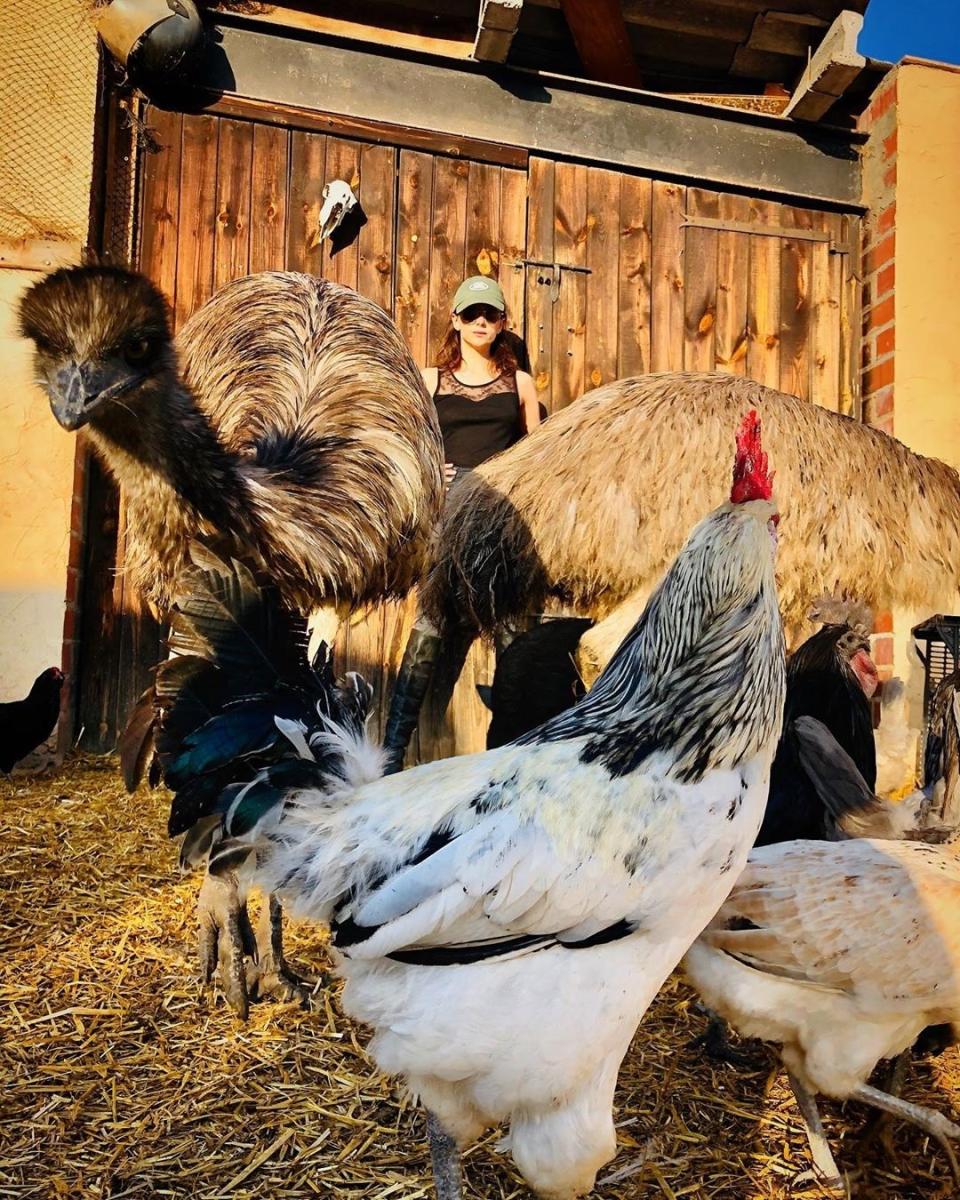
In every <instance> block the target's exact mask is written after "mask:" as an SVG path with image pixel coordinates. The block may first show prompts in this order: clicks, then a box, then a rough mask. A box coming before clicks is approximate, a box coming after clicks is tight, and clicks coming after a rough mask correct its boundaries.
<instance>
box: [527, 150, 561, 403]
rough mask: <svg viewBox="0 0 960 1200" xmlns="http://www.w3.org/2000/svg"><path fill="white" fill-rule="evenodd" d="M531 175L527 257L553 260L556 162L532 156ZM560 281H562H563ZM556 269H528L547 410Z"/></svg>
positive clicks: (533, 361) (532, 345)
mask: <svg viewBox="0 0 960 1200" xmlns="http://www.w3.org/2000/svg"><path fill="white" fill-rule="evenodd" d="M528 171H529V174H528V178H527V254H526V257H527V258H532V259H534V260H535V261H536V262H543V263H552V262H553V257H554V255H553V209H554V193H555V186H554V185H555V171H554V164H553V162H551V161H550V160H549V159H546V158H531V159H530V163H529V167H528ZM557 282H558V285H559V281H557ZM552 286H553V272H552V271H551V270H550V268H549V267H542V266H541V267H538V266H531V267H528V268H527V270H526V293H527V300H526V341H527V349H528V351H529V352H530V370H531V373H532V375H533V378H534V382H535V383H536V385H537V396H538V398H539V400H540V403H541V404H542V405H543V406H544V407H545V408H546V410H547V412H548V413H550V412H552V411H553V407H554V404H553V387H554V369H553V302H552V300H551V298H550V292H551V288H552Z"/></svg>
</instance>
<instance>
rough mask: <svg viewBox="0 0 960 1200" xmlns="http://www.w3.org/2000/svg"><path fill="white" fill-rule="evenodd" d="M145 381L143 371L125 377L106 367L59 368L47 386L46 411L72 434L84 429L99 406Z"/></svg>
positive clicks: (71, 365)
mask: <svg viewBox="0 0 960 1200" xmlns="http://www.w3.org/2000/svg"><path fill="white" fill-rule="evenodd" d="M146 377H147V372H146V371H135V372H133V373H132V374H129V373H125V372H122V371H120V370H118V368H117V367H116V366H115V365H110V364H107V363H87V362H85V363H77V362H73V361H71V362H68V363H67V364H66V365H65V366H63V367H60V368H59V369H58V370H57V371H56V372H55V373H54V375H53V377H52V379H51V380H50V381H49V382H48V384H47V394H48V395H49V397H50V408H51V410H52V411H53V415H54V416H55V417H56V418H57V421H58V422H59V423H60V424H61V425H62V426H63V428H64V429H67V430H69V431H70V432H71V433H72V432H73V431H74V430H76V429H79V428H80V427H81V426H83V425H86V423H87V422H88V421H89V420H90V418H91V416H92V415H93V413H94V412H95V411H96V410H97V409H98V408H99V407H100V406H101V405H102V404H104V403H106V401H108V400H115V399H117V397H118V396H122V395H123V394H124V392H128V391H130V389H131V388H134V387H136V386H137V384H138V383H142V382H143V380H144V379H146Z"/></svg>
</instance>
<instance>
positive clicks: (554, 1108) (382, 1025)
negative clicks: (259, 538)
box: [189, 413, 785, 1200]
mask: <svg viewBox="0 0 960 1200" xmlns="http://www.w3.org/2000/svg"><path fill="white" fill-rule="evenodd" d="M771 491H772V488H771V479H770V476H769V475H768V473H767V463H766V456H765V455H764V454H763V452H762V449H761V445H760V428H759V421H758V420H757V418H756V414H754V413H751V414H749V416H748V417H747V418H746V419H745V421H744V424H743V427H742V428H741V430H740V433H739V434H738V438H737V455H736V463H735V467H734V484H733V491H732V495H731V500H730V502H728V503H725V504H723V505H721V507H719V508H718V509H716V510H715V511H714V512H713V513H711V514H710V515H709V516H707V517H706V518H704V520H702V521H701V522H700V524H699V525H697V527H696V528H695V529H694V530H693V532H692V533H691V535H690V537H689V539H688V541H687V543H686V545H685V546H684V548H683V549H682V551H681V552H680V555H679V557H678V558H677V560H676V562H675V563H674V564H673V566H672V567H671V568H670V570H669V571H668V572H667V574H666V577H665V578H664V580H663V582H662V583H661V585H660V587H659V588H658V589H657V591H656V592H655V594H654V595H653V596H652V598H651V600H650V603H649V605H648V606H647V609H646V611H645V612H644V614H643V615H642V617H641V618H640V620H639V621H638V622H637V625H636V626H635V628H634V629H633V631H632V632H631V633H630V634H629V636H628V637H627V638H626V640H625V641H624V643H623V645H622V646H621V648H620V650H619V651H618V652H617V654H616V655H615V656H614V658H613V659H612V661H611V662H610V664H609V665H608V667H607V669H606V670H605V672H604V673H603V675H602V676H601V678H600V679H599V681H598V682H597V683H596V685H595V686H594V688H593V690H592V691H591V692H590V693H589V694H588V695H587V696H585V697H584V698H583V700H581V701H580V702H579V703H578V704H577V705H576V706H575V707H573V708H572V709H570V710H569V711H567V712H566V713H562V714H560V715H559V716H557V717H555V718H553V719H552V720H550V721H548V722H547V723H546V724H544V725H542V726H540V727H539V728H538V729H536V730H533V731H532V732H530V733H528V734H526V735H524V736H523V737H522V738H520V739H518V740H517V741H515V742H512V743H510V744H508V745H506V746H501V747H499V748H497V749H495V750H488V751H486V752H484V753H481V754H475V755H470V756H465V757H461V758H455V759H447V760H444V761H441V762H434V763H429V764H426V765H423V766H420V767H417V768H415V769H412V770H409V771H405V772H403V773H402V774H399V775H392V776H389V777H386V778H381V777H379V772H380V769H381V761H382V756H381V755H380V754H379V753H378V751H377V749H376V748H375V747H373V746H371V745H370V744H369V743H368V742H367V741H366V739H365V737H364V736H363V734H362V731H361V730H360V727H359V724H358V722H357V721H356V720H355V719H354V720H352V721H346V722H338V720H337V718H336V716H335V715H333V714H335V713H336V711H337V708H338V704H330V703H323V702H321V704H320V706H319V711H320V715H316V716H309V715H304V714H306V713H307V710H309V709H310V707H311V706H310V705H306V707H304V706H303V705H301V704H300V697H302V696H303V695H305V693H304V692H303V690H302V687H303V681H304V679H305V678H306V677H305V676H303V675H302V676H301V680H300V684H299V685H298V688H299V689H300V690H299V691H298V692H297V697H296V698H294V700H293V702H292V703H291V702H290V701H291V697H290V696H289V695H288V696H287V698H286V702H285V703H284V705H282V706H280V710H279V711H278V718H277V722H276V724H277V727H278V729H279V730H280V731H281V732H282V733H284V734H285V735H286V737H287V738H288V739H289V742H290V746H291V747H294V746H296V747H299V753H300V755H301V757H300V758H292V759H291V761H287V762H280V763H277V764H276V765H273V766H267V767H264V768H261V769H260V770H258V771H256V772H251V771H250V770H249V767H250V764H249V762H246V763H245V764H242V765H243V769H244V770H245V771H246V772H247V773H246V775H245V776H244V775H242V774H240V775H238V776H237V778H238V779H239V780H244V778H245V782H237V783H235V784H233V785H231V786H229V787H227V788H226V791H225V793H224V795H223V796H222V798H221V802H220V808H221V811H222V812H223V828H222V830H221V836H222V838H223V840H222V841H221V842H220V843H219V845H217V846H216V847H215V849H214V852H213V856H212V862H213V863H214V864H219V866H218V868H217V869H219V870H220V871H221V872H223V871H226V872H229V873H233V874H234V875H235V877H236V879H237V884H238V887H239V888H240V889H241V891H242V890H243V889H244V888H245V887H247V886H250V885H251V884H253V883H254V882H255V883H256V884H257V885H258V886H260V887H261V888H265V889H266V890H268V891H276V892H277V893H278V894H280V895H281V896H282V898H283V900H284V903H285V904H286V905H289V907H290V909H291V911H293V912H294V913H297V914H299V915H300V916H302V917H307V918H312V919H314V920H317V921H324V922H329V923H330V926H331V929H332V935H333V936H332V941H333V945H334V948H335V951H336V953H337V956H338V959H339V965H340V969H341V971H342V974H343V976H344V978H345V981H346V986H345V990H344V993H343V1006H344V1009H345V1010H346V1012H347V1013H348V1014H350V1015H351V1016H353V1017H355V1018H357V1019H358V1020H360V1021H363V1022H366V1023H367V1024H368V1025H370V1026H372V1027H373V1029H374V1037H373V1039H372V1041H371V1043H370V1051H371V1053H372V1055H373V1057H374V1058H375V1059H376V1061H377V1063H378V1065H379V1066H380V1067H381V1068H382V1069H383V1070H384V1071H386V1072H389V1073H391V1074H396V1075H400V1076H402V1077H403V1078H404V1080H405V1081H406V1082H407V1084H408V1085H409V1087H410V1089H411V1090H412V1091H413V1092H414V1093H416V1094H417V1095H418V1096H419V1097H420V1099H421V1101H422V1102H423V1104H424V1105H425V1107H426V1109H427V1110H428V1122H427V1123H428V1130H429V1135H430V1143H431V1152H432V1156H433V1164H434V1175H435V1180H436V1185H437V1193H438V1196H439V1197H441V1200H454V1198H456V1197H459V1196H460V1195H461V1182H460V1166H459V1153H458V1148H459V1147H461V1146H463V1145H464V1144H466V1143H467V1142H469V1141H471V1140H472V1139H474V1138H476V1137H477V1136H478V1135H479V1134H480V1133H481V1132H482V1130H483V1129H484V1128H486V1127H488V1126H491V1125H494V1124H498V1123H500V1122H503V1121H508V1122H509V1124H510V1135H509V1139H508V1144H509V1146H510V1149H511V1150H512V1154H513V1158H514V1160H515V1162H516V1163H517V1166H518V1167H519V1169H520V1171H521V1172H522V1173H523V1175H524V1177H525V1178H526V1179H527V1180H528V1182H529V1184H530V1186H531V1187H532V1188H533V1189H534V1190H535V1191H536V1192H538V1193H539V1194H540V1195H541V1196H546V1197H552V1198H553V1200H571V1198H573V1197H576V1196H581V1195H583V1194H585V1193H586V1192H588V1191H590V1189H591V1188H592V1187H593V1185H594V1180H595V1177H596V1173H597V1170H598V1169H599V1168H600V1167H601V1166H602V1165H603V1164H604V1163H605V1162H607V1161H608V1160H609V1159H610V1158H611V1157H612V1156H613V1154H614V1152H615V1148H616V1138H615V1134H614V1125H613V1116H612V1102H613V1093H614V1087H615V1084H616V1079H617V1073H618V1070H619V1067H620V1063H621V1061H622V1059H623V1056H624V1054H625V1053H626V1050H627V1048H628V1046H629V1044H630V1041H631V1038H632V1037H633V1035H634V1032H635V1030H636V1028H637V1025H638V1023H639V1021H640V1019H641V1018H642V1017H643V1014H644V1012H645V1011H646V1009H647V1006H648V1005H649V1004H650V1002H651V1001H652V999H653V998H654V996H655V995H656V993H657V991H658V990H659V988H660V986H661V985H662V983H663V982H664V980H665V979H666V977H667V976H668V975H669V973H670V972H671V970H672V969H673V968H674V967H675V966H676V964H677V963H678V962H679V960H680V959H681V957H682V956H683V954H684V953H685V952H686V950H687V949H688V948H689V946H690V944H691V943H692V942H693V940H694V938H695V937H696V936H697V934H698V933H699V932H700V931H701V929H703V927H704V926H705V925H706V924H707V923H708V922H709V920H710V919H711V918H712V917H713V915H714V914H715V913H716V911H717V910H718V908H719V906H720V905H721V904H722V902H723V900H724V898H725V897H726V895H727V894H728V892H729V890H730V888H731V886H732V884H733V883H734V881H735V880H736V878H737V876H738V875H739V873H740V871H741V869H742V868H743V865H744V863H745V861H746V858H747V852H748V850H749V848H750V846H751V845H752V843H753V839H754V837H755V836H756V833H757V829H758V827H759V825H760V819H761V816H762V814H763V808H764V803H765V801H766V796H767V786H768V777H769V773H770V764H771V760H772V758H773V753H774V750H775V748H776V745H777V739H778V737H779V735H780V727H781V721H782V714H783V705H784V688H785V663H784V645H783V633H782V628H781V622H780V615H779V612H778V608H777V597H776V592H775V585H774V554H775V545H776V526H777V519H778V518H777V510H776V506H775V504H774V503H773V502H772V501H771V498H770V497H771ZM202 641H203V639H198V640H197V645H200V644H201V642H202ZM206 642H207V646H208V649H207V651H206V655H207V658H208V661H210V662H212V663H215V662H216V655H217V647H216V638H215V637H214V638H207V639H206ZM234 642H235V643H236V639H234ZM317 682H318V686H319V680H318V681H317ZM345 694H346V695H349V694H350V689H347V691H346V693H344V692H341V693H340V696H341V699H342V696H343V695H345ZM353 694H354V695H356V694H358V693H357V691H356V689H354V691H353ZM263 701H264V697H263V695H261V696H260V697H259V698H258V699H257V700H256V701H254V702H253V707H254V710H255V713H258V712H259V713H262V711H263ZM338 703H339V701H338ZM234 711H235V712H237V713H240V712H242V706H241V707H240V708H238V709H235V710H234ZM298 711H299V712H300V713H301V715H300V716H298V715H297V712H298ZM355 712H356V706H354V713H355ZM254 719H256V717H255V718H254ZM229 724H230V721H229V719H228V714H227V713H222V714H221V715H220V716H219V717H217V716H214V717H213V719H212V722H211V725H210V726H209V733H210V740H211V742H222V737H223V734H224V732H225V726H229ZM206 736H207V735H206V734H205V733H204V729H203V728H202V727H201V728H199V729H196V730H195V731H194V732H193V733H192V734H191V735H190V738H189V740H190V746H191V748H192V749H191V753H193V754H194V755H197V754H198V753H199V754H200V757H201V758H202V753H201V752H202V750H203V747H204V743H205V739H206ZM254 741H255V742H256V739H254ZM258 744H259V743H258ZM291 753H293V751H292V750H291ZM313 757H316V759H317V761H313ZM211 759H212V760H218V761H220V762H221V764H222V756H221V755H220V753H219V750H218V749H217V747H216V746H214V749H213V753H212V754H211ZM198 761H199V760H198ZM218 769H221V768H218ZM251 850H253V851H255V853H251ZM211 869H214V868H213V867H212V868H211Z"/></svg>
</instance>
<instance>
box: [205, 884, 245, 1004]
mask: <svg viewBox="0 0 960 1200" xmlns="http://www.w3.org/2000/svg"><path fill="white" fill-rule="evenodd" d="M197 919H198V922H199V925H200V931H199V952H200V976H201V978H202V980H203V982H204V983H210V982H211V981H212V980H213V976H214V974H215V972H216V970H217V964H218V962H219V966H220V985H221V987H222V988H223V994H224V995H225V996H226V998H227V1003H228V1004H229V1005H230V1007H231V1008H232V1009H233V1010H234V1012H236V1013H237V1015H238V1016H239V1017H240V1019H241V1020H243V1021H245V1020H246V1019H247V1017H248V1015H249V1012H250V1001H249V997H248V995H247V979H246V971H245V969H244V957H245V956H247V955H251V956H252V955H255V954H256V952H257V943H256V939H255V938H254V936H253V929H252V928H251V926H250V916H249V914H248V913H247V905H246V901H245V900H241V899H240V892H239V889H238V887H237V880H236V877H235V876H234V875H233V874H231V873H226V874H224V875H211V874H210V873H209V872H207V874H206V875H205V876H204V878H203V883H202V884H201V885H200V895H199V896H198V898H197Z"/></svg>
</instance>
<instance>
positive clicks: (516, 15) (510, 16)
mask: <svg viewBox="0 0 960 1200" xmlns="http://www.w3.org/2000/svg"><path fill="white" fill-rule="evenodd" d="M522 10H523V0H482V3H481V5H480V18H479V20H478V22H477V38H476V41H475V42H474V43H473V57H474V58H476V59H479V60H480V61H481V62H499V63H502V62H506V61H507V55H508V54H509V53H510V46H511V45H512V43H513V35H514V34H515V33H516V32H517V26H518V25H519V24H520V13H521V11H522Z"/></svg>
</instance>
